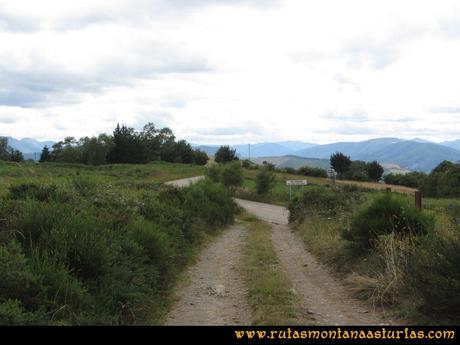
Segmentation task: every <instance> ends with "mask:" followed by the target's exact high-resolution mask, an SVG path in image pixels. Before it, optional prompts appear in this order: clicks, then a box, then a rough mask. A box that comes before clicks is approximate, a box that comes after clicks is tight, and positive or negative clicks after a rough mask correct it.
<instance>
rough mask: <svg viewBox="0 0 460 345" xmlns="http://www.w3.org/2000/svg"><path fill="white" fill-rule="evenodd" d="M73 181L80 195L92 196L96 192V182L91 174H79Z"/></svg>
mask: <svg viewBox="0 0 460 345" xmlns="http://www.w3.org/2000/svg"><path fill="white" fill-rule="evenodd" d="M71 181H72V186H73V188H74V189H75V190H76V191H77V193H78V194H79V195H80V196H90V195H93V194H94V193H95V189H96V182H94V181H93V180H92V179H91V178H90V177H89V176H83V175H77V176H74V177H73V178H72V180H71Z"/></svg>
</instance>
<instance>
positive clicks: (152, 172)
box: [0, 161, 205, 196]
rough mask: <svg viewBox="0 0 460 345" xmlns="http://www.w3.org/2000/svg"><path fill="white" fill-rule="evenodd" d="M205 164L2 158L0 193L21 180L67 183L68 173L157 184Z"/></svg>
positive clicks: (117, 185) (130, 184) (120, 184)
mask: <svg viewBox="0 0 460 345" xmlns="http://www.w3.org/2000/svg"><path fill="white" fill-rule="evenodd" d="M204 169H205V168H204V167H202V166H198V165H193V164H178V163H177V164H175V163H166V162H153V163H150V164H116V165H103V166H89V165H82V164H61V163H40V164H38V163H34V162H23V163H14V162H3V161H0V196H2V195H5V194H6V191H7V189H8V186H10V185H12V184H19V183H54V184H56V185H58V186H63V185H66V184H67V183H68V181H69V177H72V176H76V175H80V174H81V175H85V176H87V177H89V178H91V179H92V180H93V181H94V182H95V183H97V184H102V185H104V184H105V185H110V186H111V188H114V189H119V190H127V189H130V190H132V191H135V192H136V191H138V190H141V189H148V188H154V187H155V186H156V185H157V184H159V183H162V182H166V181H171V180H176V179H181V178H186V177H193V176H198V175H203V173H204Z"/></svg>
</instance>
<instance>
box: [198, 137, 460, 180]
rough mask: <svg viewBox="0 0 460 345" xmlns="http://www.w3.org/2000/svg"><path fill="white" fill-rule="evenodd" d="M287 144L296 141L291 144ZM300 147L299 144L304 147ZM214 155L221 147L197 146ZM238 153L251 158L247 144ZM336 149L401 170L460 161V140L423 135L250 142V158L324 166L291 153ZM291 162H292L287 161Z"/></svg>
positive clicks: (314, 154)
mask: <svg viewBox="0 0 460 345" xmlns="http://www.w3.org/2000/svg"><path fill="white" fill-rule="evenodd" d="M286 143H293V144H292V145H291V146H288V145H287V144H286ZM302 146H303V148H301V149H299V147H302ZM195 147H196V148H200V149H202V150H204V151H206V152H207V153H208V154H210V155H213V154H214V153H215V152H216V151H217V149H218V148H219V146H214V145H211V146H203V145H195ZM232 148H234V149H236V153H237V154H238V156H239V157H240V158H243V159H246V158H248V152H249V150H248V145H234V146H232ZM335 152H342V153H344V154H345V155H347V156H350V158H351V159H352V160H363V161H373V160H376V161H378V162H379V163H381V164H394V165H397V166H399V167H400V168H401V169H402V170H412V171H422V172H430V171H431V170H432V169H433V168H434V167H436V166H437V165H438V164H439V163H440V162H442V161H443V160H448V161H451V162H454V163H455V162H458V161H460V140H455V141H446V142H442V143H434V142H430V141H427V140H424V139H421V138H414V139H411V140H405V139H399V138H377V139H371V140H366V141H359V142H337V143H332V144H325V145H315V144H312V143H303V142H299V141H295V142H276V143H259V144H254V145H251V158H256V157H270V158H274V157H276V156H291V159H289V160H283V163H282V165H283V166H285V167H286V166H291V167H294V168H295V167H297V166H298V165H299V164H303V163H311V164H309V165H312V166H319V165H324V162H322V163H319V162H318V161H316V162H314V161H311V162H308V161H307V162H303V163H301V160H300V161H299V159H292V156H296V157H299V158H300V157H303V158H309V159H312V158H316V159H329V157H330V156H331V155H332V154H334V153H335ZM288 161H290V162H291V163H288Z"/></svg>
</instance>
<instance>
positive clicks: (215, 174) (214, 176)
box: [205, 164, 222, 182]
mask: <svg viewBox="0 0 460 345" xmlns="http://www.w3.org/2000/svg"><path fill="white" fill-rule="evenodd" d="M221 173H222V169H221V167H220V165H217V164H215V165H211V166H210V167H208V168H207V169H206V173H205V174H206V176H207V177H208V178H209V179H210V180H211V181H213V182H220V180H221Z"/></svg>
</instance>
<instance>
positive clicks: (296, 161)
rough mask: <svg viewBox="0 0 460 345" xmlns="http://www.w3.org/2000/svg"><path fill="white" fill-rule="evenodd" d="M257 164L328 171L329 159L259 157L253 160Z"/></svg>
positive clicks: (289, 156)
mask: <svg viewBox="0 0 460 345" xmlns="http://www.w3.org/2000/svg"><path fill="white" fill-rule="evenodd" d="M251 161H253V162H254V163H256V164H262V163H263V162H264V161H266V162H268V163H271V164H273V165H275V166H276V167H278V168H294V169H298V168H300V167H304V166H307V167H311V168H321V169H325V170H328V169H329V168H330V166H329V159H319V158H304V157H298V156H291V155H288V156H281V157H258V158H253V159H251Z"/></svg>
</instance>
